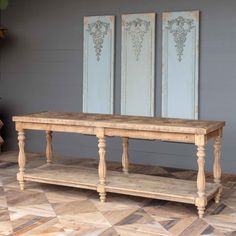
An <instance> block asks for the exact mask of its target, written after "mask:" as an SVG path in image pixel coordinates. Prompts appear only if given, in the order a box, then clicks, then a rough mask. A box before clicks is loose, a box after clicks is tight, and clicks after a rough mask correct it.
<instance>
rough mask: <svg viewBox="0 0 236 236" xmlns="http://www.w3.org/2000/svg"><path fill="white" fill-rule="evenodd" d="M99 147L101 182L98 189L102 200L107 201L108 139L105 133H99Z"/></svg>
mask: <svg viewBox="0 0 236 236" xmlns="http://www.w3.org/2000/svg"><path fill="white" fill-rule="evenodd" d="M97 137H98V148H99V151H98V152H99V165H98V175H99V184H98V188H97V191H98V192H99V195H100V201H101V202H105V200H106V189H105V179H106V171H107V168H106V159H105V155H106V139H105V137H104V135H98V136H97Z"/></svg>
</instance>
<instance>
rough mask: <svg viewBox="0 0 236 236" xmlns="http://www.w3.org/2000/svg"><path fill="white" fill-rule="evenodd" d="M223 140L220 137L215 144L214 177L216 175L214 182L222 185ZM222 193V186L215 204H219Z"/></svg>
mask: <svg viewBox="0 0 236 236" xmlns="http://www.w3.org/2000/svg"><path fill="white" fill-rule="evenodd" d="M220 140H221V138H220V136H218V137H216V139H215V143H214V165H213V175H214V182H215V183H218V184H220V183H221V165H220V160H221V142H220ZM221 192H222V186H220V188H219V191H218V193H217V194H216V196H215V202H216V203H219V201H220V196H221Z"/></svg>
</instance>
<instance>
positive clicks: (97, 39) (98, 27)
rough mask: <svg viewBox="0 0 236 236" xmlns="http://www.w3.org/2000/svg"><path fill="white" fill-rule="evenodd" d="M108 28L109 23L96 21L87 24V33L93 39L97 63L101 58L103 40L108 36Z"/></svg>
mask: <svg viewBox="0 0 236 236" xmlns="http://www.w3.org/2000/svg"><path fill="white" fill-rule="evenodd" d="M109 26H110V24H109V23H106V22H103V21H101V20H97V21H96V22H94V23H90V24H88V29H87V31H88V32H89V34H90V35H91V36H92V38H93V43H94V49H95V53H96V57H97V61H98V62H99V60H100V57H101V53H102V48H103V42H104V38H105V36H106V35H107V34H108V31H109Z"/></svg>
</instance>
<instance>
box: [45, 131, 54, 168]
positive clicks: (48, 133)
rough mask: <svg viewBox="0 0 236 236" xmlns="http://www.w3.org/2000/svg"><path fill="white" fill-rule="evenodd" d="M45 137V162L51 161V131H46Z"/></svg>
mask: <svg viewBox="0 0 236 236" xmlns="http://www.w3.org/2000/svg"><path fill="white" fill-rule="evenodd" d="M46 139H47V146H46V158H47V163H49V164H50V163H52V153H53V151H52V131H48V130H47V131H46Z"/></svg>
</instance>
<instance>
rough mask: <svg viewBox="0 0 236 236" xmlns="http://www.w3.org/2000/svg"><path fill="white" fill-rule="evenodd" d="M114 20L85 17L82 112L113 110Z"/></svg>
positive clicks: (111, 17)
mask: <svg viewBox="0 0 236 236" xmlns="http://www.w3.org/2000/svg"><path fill="white" fill-rule="evenodd" d="M114 19H115V18H114V16H89V17H84V73H83V74H84V79H83V112H90V113H104V114H112V113H113V89H114V88H113V80H114Z"/></svg>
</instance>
